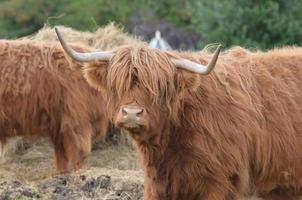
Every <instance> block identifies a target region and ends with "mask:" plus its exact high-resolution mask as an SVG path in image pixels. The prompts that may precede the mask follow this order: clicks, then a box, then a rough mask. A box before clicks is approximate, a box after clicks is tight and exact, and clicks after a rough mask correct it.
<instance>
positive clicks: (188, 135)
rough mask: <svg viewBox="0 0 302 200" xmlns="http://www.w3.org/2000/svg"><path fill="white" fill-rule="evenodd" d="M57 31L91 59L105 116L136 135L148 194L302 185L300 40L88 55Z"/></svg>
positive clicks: (275, 191) (182, 195) (243, 192)
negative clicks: (272, 45) (256, 46)
mask: <svg viewBox="0 0 302 200" xmlns="http://www.w3.org/2000/svg"><path fill="white" fill-rule="evenodd" d="M57 34H58V36H59V38H60V41H61V44H62V46H63V47H64V49H65V51H66V52H67V53H68V54H69V55H70V56H71V57H72V58H73V59H75V60H77V61H83V62H88V63H87V65H86V66H85V67H84V76H85V78H86V79H87V80H88V82H89V83H90V84H91V85H92V86H93V87H94V88H96V89H98V90H100V91H102V92H104V93H105V94H106V98H107V101H108V104H107V110H108V115H109V119H110V120H112V122H114V123H115V124H116V126H118V127H120V128H122V129H124V130H126V131H127V132H128V133H129V134H130V135H131V136H132V138H133V140H134V144H135V146H136V148H137V151H138V154H139V157H140V160H141V163H142V165H143V167H144V171H145V175H146V176H145V193H144V199H145V200H184V199H185V200H201V199H203V200H230V199H238V198H244V197H246V196H250V195H251V194H256V195H258V196H260V197H264V198H267V199H269V198H272V197H274V199H276V198H280V199H285V197H284V195H288V194H290V195H291V196H290V197H287V198H286V199H290V198H295V197H296V196H298V195H299V194H300V192H301V186H302V135H301V134H302V107H301V100H302V90H301V86H302V49H301V48H295V47H288V48H283V49H275V50H271V51H268V52H250V51H248V50H245V49H242V48H234V49H231V50H228V51H226V52H224V53H223V54H222V55H221V56H220V57H219V59H218V56H219V53H220V47H219V48H217V50H216V51H215V53H214V54H213V55H212V57H211V55H210V54H209V53H207V52H204V51H203V52H200V53H196V52H195V53H190V52H176V51H161V50H159V49H153V48H150V47H147V46H145V45H142V46H123V47H118V48H116V49H115V50H113V51H106V52H92V53H86V54H83V53H79V52H76V51H75V50H73V49H72V48H70V47H69V46H68V45H67V44H66V43H65V42H64V40H63V39H62V37H61V36H60V34H59V32H57ZM217 60H218V61H217ZM206 63H208V64H207V65H205V64H206ZM214 66H216V68H215V70H213V71H212V73H210V72H211V70H212V69H213V68H214Z"/></svg>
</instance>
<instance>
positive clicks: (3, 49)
mask: <svg viewBox="0 0 302 200" xmlns="http://www.w3.org/2000/svg"><path fill="white" fill-rule="evenodd" d="M0 60H1V63H0V111H1V115H0V125H1V130H3V132H2V133H1V134H2V135H4V134H12V133H13V134H18V135H19V134H20V135H32V134H37V135H41V134H55V133H56V132H58V131H59V129H60V126H61V121H62V118H63V117H66V115H68V116H67V117H68V118H70V119H77V121H74V123H78V126H80V125H81V124H88V123H94V122H97V121H98V120H100V119H104V118H106V117H105V114H104V99H103V98H102V96H101V94H99V93H98V92H97V91H95V90H94V89H92V88H90V87H89V86H88V84H87V83H86V81H85V80H84V78H83V77H82V73H81V70H80V69H76V65H78V64H77V63H71V61H69V60H68V59H67V58H65V55H64V53H63V51H62V50H61V48H60V46H59V45H58V44H57V43H41V42H40V43H39V42H32V41H2V42H0ZM73 67H74V68H73ZM71 123H73V122H71ZM98 126H100V125H99V124H97V123H96V124H95V130H97V129H98Z"/></svg>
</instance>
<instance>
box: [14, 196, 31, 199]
mask: <svg viewBox="0 0 302 200" xmlns="http://www.w3.org/2000/svg"><path fill="white" fill-rule="evenodd" d="M15 200H32V198H29V197H26V196H19V197H16V198H15Z"/></svg>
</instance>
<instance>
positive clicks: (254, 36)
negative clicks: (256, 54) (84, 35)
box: [0, 0, 302, 49]
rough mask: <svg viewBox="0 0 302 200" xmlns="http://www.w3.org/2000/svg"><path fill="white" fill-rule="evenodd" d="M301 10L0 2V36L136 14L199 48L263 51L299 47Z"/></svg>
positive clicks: (289, 5)
mask: <svg viewBox="0 0 302 200" xmlns="http://www.w3.org/2000/svg"><path fill="white" fill-rule="evenodd" d="M301 8H302V1H301V0H131V3H129V0H110V1H107V0H85V1H84V0H65V1H60V0H52V1H41V0H27V1H23V0H0V38H3V37H5V38H16V37H20V36H24V35H28V34H31V33H32V32H34V31H37V30H38V29H40V28H41V27H42V26H43V24H45V23H47V24H50V25H56V24H62V25H67V26H71V27H74V28H77V29H79V30H91V31H92V30H93V29H95V28H96V27H97V26H100V25H104V24H107V23H108V22H110V21H115V22H117V23H118V24H122V25H124V26H127V25H128V24H129V22H130V19H131V17H133V16H134V14H135V13H136V12H137V11H140V12H142V13H145V15H144V16H143V20H145V21H152V20H160V19H164V20H166V21H168V22H169V23H172V24H173V25H174V26H176V27H179V28H182V29H185V30H187V31H191V32H195V33H198V34H199V35H200V38H201V40H200V44H199V45H200V46H204V45H205V44H207V43H212V42H222V43H223V44H224V45H225V46H233V45H242V46H246V47H249V48H262V49H266V48H272V47H274V46H282V45H292V44H296V45H302V34H301V33H302V12H301ZM150 13H151V14H150Z"/></svg>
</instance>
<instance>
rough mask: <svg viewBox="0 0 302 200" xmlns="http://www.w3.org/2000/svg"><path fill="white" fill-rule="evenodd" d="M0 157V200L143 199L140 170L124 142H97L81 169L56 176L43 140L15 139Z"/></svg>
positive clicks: (47, 145)
mask: <svg viewBox="0 0 302 200" xmlns="http://www.w3.org/2000/svg"><path fill="white" fill-rule="evenodd" d="M6 151H7V153H6V154H5V155H4V156H2V157H1V158H0V160H1V164H0V200H11V199H12V200H32V199H43V200H44V199H58V200H60V199H62V200H63V199H70V200H73V199H74V200H76V199H100V200H141V199H143V171H142V170H141V169H140V167H139V165H138V164H137V159H136V155H135V152H134V150H133V148H132V147H131V145H129V144H128V143H118V144H117V143H114V142H109V143H108V142H106V143H105V142H100V143H98V144H97V145H95V146H94V148H93V151H92V153H91V154H90V155H89V157H88V159H87V160H86V163H85V166H84V168H83V169H81V170H79V171H78V172H76V173H69V174H65V175H58V174H56V171H55V169H54V164H53V163H54V162H53V148H52V146H51V145H50V144H49V143H48V141H47V140H46V139H41V140H38V141H35V142H28V141H26V142H25V141H24V140H20V139H19V140H18V141H17V142H16V141H15V142H13V144H11V145H9V146H8V149H7V150H6Z"/></svg>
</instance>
